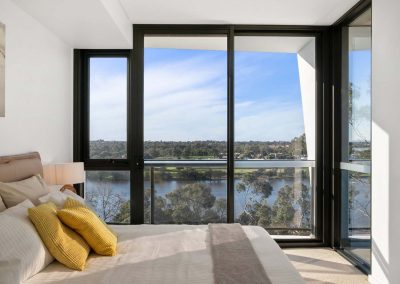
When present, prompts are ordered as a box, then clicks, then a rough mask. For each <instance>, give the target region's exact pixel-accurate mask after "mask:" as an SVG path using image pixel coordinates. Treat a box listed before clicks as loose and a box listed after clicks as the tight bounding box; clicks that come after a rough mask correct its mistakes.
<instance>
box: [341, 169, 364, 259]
mask: <svg viewBox="0 0 400 284" xmlns="http://www.w3.org/2000/svg"><path fill="white" fill-rule="evenodd" d="M342 178H343V195H345V196H347V200H345V202H346V203H347V204H346V203H345V204H346V205H347V206H346V209H347V210H345V211H344V212H343V211H342V215H343V218H342V222H343V224H342V247H343V248H344V249H347V250H349V251H351V252H352V253H353V254H355V255H356V256H357V257H358V258H360V259H361V260H362V261H364V262H365V263H367V264H368V265H370V263H371V255H370V253H371V178H370V175H369V174H363V173H357V172H348V171H342Z"/></svg>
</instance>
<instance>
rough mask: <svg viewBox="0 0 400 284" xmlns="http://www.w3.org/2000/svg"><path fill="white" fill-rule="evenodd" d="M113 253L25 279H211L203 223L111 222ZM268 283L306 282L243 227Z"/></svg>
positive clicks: (257, 233)
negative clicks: (79, 265) (81, 265)
mask: <svg viewBox="0 0 400 284" xmlns="http://www.w3.org/2000/svg"><path fill="white" fill-rule="evenodd" d="M111 227H112V229H113V230H114V231H115V232H116V233H117V234H118V255H116V256H113V257H106V256H99V255H95V254H91V255H90V256H89V259H88V261H87V265H86V269H85V270H84V271H74V270H70V269H68V268H67V267H65V266H63V265H62V264H60V263H58V262H57V261H55V262H53V263H52V264H50V265H49V266H47V267H46V268H45V269H44V270H42V271H41V272H40V273H38V274H36V275H35V276H33V277H32V278H30V279H29V280H27V281H25V282H24V283H29V284H32V283H41V284H43V283H104V284H105V283H113V284H120V283H122V284H123V283H135V284H142V283H143V284H144V283H146V284H153V283H176V284H181V283H202V284H207V283H210V284H211V283H214V276H213V260H212V257H211V249H210V246H209V245H208V241H209V234H208V226H207V225H204V226H194V225H115V226H111ZM243 230H244V232H245V233H246V235H247V237H248V238H249V240H250V242H251V245H252V246H253V248H254V250H255V252H256V255H257V256H258V258H259V260H260V262H261V264H262V266H263V267H264V269H265V271H266V273H267V275H268V278H269V279H270V280H271V282H272V283H279V284H286V283H288V284H289V283H290V284H295V283H305V282H304V281H303V279H302V278H301V276H300V274H299V273H298V272H297V271H296V269H295V268H294V267H293V265H292V264H291V263H290V261H289V259H288V258H287V256H286V255H285V254H284V253H283V251H282V250H281V249H280V247H279V246H278V245H277V244H276V242H275V241H274V240H273V239H272V238H271V237H270V236H269V234H268V233H267V232H266V231H265V230H264V229H263V228H261V227H257V226H243Z"/></svg>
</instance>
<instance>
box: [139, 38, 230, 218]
mask: <svg viewBox="0 0 400 284" xmlns="http://www.w3.org/2000/svg"><path fill="white" fill-rule="evenodd" d="M155 82H157V83H155ZM227 95H228V94H227V37H226V36H223V35H221V36H211V35H181V36H171V35H169V36H165V35H164V36H162V35H152V34H150V35H145V37H144V159H145V165H146V167H145V183H144V188H145V203H144V204H145V221H146V222H151V223H156V224H159V223H178V224H180V223H185V224H207V223H210V222H211V223H215V222H226V221H227V217H226V208H227V170H226V160H227ZM216 160H221V161H222V163H217V164H213V161H216ZM163 161H169V162H172V163H173V162H174V161H179V163H178V164H176V165H173V164H172V165H171V166H159V165H160V162H161V163H162V162H163ZM202 161H203V162H202ZM193 162H196V163H197V164H198V166H196V165H195V164H193ZM206 164H208V166H207V165H206ZM215 166H218V167H219V168H215Z"/></svg>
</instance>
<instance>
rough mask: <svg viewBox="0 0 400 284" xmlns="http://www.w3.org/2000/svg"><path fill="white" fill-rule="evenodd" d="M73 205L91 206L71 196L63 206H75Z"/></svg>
mask: <svg viewBox="0 0 400 284" xmlns="http://www.w3.org/2000/svg"><path fill="white" fill-rule="evenodd" d="M73 207H86V208H89V207H88V206H86V205H85V204H84V203H82V202H80V201H78V200H76V199H73V198H71V197H68V198H67V201H65V203H64V206H63V208H73Z"/></svg>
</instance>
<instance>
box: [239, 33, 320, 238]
mask: <svg viewBox="0 0 400 284" xmlns="http://www.w3.org/2000/svg"><path fill="white" fill-rule="evenodd" d="M315 51H316V40H315V37H308V36H303V37H295V36H253V35H247V36H236V37H235V154H234V155H235V157H234V158H235V221H236V222H240V223H242V224H246V225H258V226H262V227H264V228H266V229H267V230H268V232H269V233H270V234H272V235H275V236H276V237H282V236H288V235H290V236H298V237H300V236H302V237H311V238H312V237H315V231H314V230H315V218H316V216H315V189H316V187H315V182H316V180H315V159H316V158H315V157H316V70H315V69H316V52H315Z"/></svg>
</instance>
